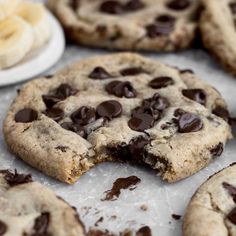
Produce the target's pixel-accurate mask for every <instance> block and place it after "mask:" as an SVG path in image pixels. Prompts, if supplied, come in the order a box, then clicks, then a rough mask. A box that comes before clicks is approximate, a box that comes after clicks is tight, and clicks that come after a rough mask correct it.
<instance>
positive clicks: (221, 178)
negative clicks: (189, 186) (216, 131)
mask: <svg viewBox="0 0 236 236" xmlns="http://www.w3.org/2000/svg"><path fill="white" fill-rule="evenodd" d="M235 203H236V165H235V164H233V165H231V166H230V167H228V168H226V169H223V170H222V171H220V172H219V173H216V174H215V175H213V176H212V177H211V178H210V179H208V180H207V181H206V182H205V183H204V184H203V185H202V186H201V187H200V188H199V189H198V190H197V192H196V193H195V195H194V196H193V198H192V200H191V201H190V203H189V206H188V208H187V212H186V215H185V219H184V225H183V232H184V236H190V235H191V236H203V235H204V236H213V235H219V236H227V235H235V234H236V205H235Z"/></svg>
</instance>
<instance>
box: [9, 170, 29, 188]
mask: <svg viewBox="0 0 236 236" xmlns="http://www.w3.org/2000/svg"><path fill="white" fill-rule="evenodd" d="M4 179H5V180H6V182H7V183H8V185H10V186H11V187H13V186H16V185H19V184H25V183H30V182H32V177H31V175H24V174H18V172H17V170H15V172H14V173H12V172H10V171H8V170H7V171H5V175H4Z"/></svg>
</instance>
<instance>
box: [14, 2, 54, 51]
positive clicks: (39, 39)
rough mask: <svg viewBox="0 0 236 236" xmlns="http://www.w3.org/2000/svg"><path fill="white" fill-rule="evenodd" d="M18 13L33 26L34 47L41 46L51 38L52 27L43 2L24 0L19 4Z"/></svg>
mask: <svg viewBox="0 0 236 236" xmlns="http://www.w3.org/2000/svg"><path fill="white" fill-rule="evenodd" d="M16 14H17V15H18V16H19V17H21V18H22V19H24V20H25V21H26V22H28V23H29V24H30V25H31V27H32V28H33V31H34V45H33V49H37V48H40V47H41V46H43V45H44V44H45V43H46V42H47V41H48V40H49V38H50V36H51V28H50V23H49V21H48V16H47V11H46V9H45V7H44V5H43V4H41V3H33V2H26V1H25V2H24V1H23V2H22V3H20V4H19V6H18V8H17V10H16Z"/></svg>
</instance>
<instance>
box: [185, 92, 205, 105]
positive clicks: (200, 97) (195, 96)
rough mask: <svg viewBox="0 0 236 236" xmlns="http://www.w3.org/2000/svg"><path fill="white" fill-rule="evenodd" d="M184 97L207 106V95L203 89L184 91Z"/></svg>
mask: <svg viewBox="0 0 236 236" xmlns="http://www.w3.org/2000/svg"><path fill="white" fill-rule="evenodd" d="M182 93H183V95H184V96H185V97H187V98H189V99H191V100H193V101H195V102H198V103H200V104H202V105H203V106H205V105H206V93H205V91H204V90H202V89H184V90H183V91H182Z"/></svg>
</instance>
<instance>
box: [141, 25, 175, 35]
mask: <svg viewBox="0 0 236 236" xmlns="http://www.w3.org/2000/svg"><path fill="white" fill-rule="evenodd" d="M145 28H146V32H147V36H148V37H149V38H156V37H158V36H166V35H169V34H170V33H171V32H172V31H173V30H174V24H169V23H168V24H167V23H164V24H163V23H160V22H155V23H153V24H149V25H146V27H145Z"/></svg>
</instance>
